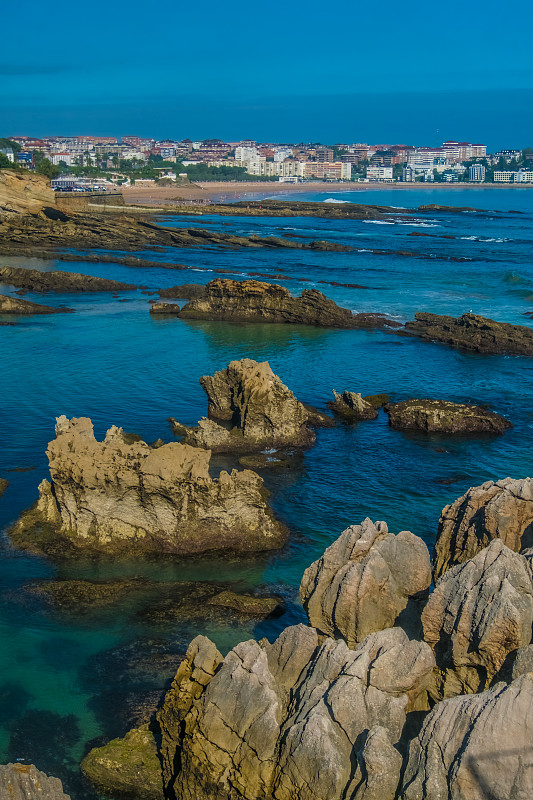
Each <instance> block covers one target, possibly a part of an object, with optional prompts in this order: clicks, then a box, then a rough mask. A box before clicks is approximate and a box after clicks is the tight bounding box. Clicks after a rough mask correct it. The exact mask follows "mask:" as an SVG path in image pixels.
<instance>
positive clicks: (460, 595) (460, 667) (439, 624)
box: [422, 539, 533, 699]
mask: <svg viewBox="0 0 533 800" xmlns="http://www.w3.org/2000/svg"><path fill="white" fill-rule="evenodd" d="M422 624H423V628H424V639H425V640H426V642H428V644H429V645H431V647H432V648H433V650H434V652H435V657H436V661H437V667H438V669H437V671H436V676H435V689H434V696H435V697H436V699H441V698H443V697H451V696H453V695H456V694H461V693H465V692H478V691H483V690H484V689H486V688H487V687H488V686H489V685H490V682H491V681H492V679H493V678H494V676H495V675H497V673H498V672H499V670H500V669H501V667H502V665H503V664H504V662H505V660H506V658H507V657H508V655H509V654H510V653H512V652H513V651H514V650H517V649H518V648H519V647H522V646H524V645H528V644H529V643H530V641H531V633H532V624H533V581H532V578H531V571H530V569H529V566H528V564H527V561H526V559H525V558H524V557H523V556H521V555H519V554H518V553H514V552H512V551H511V550H509V549H508V548H507V547H506V546H505V545H504V544H503V542H502V541H500V540H499V539H495V540H493V541H492V542H491V543H490V545H489V546H488V547H486V548H485V549H484V550H482V551H481V552H480V553H478V554H477V555H475V556H474V557H473V558H471V559H470V560H469V561H467V562H466V563H465V564H460V565H458V566H456V567H453V568H452V569H450V570H448V571H447V572H446V573H444V575H443V576H442V578H441V579H440V580H439V582H438V583H437V586H436V587H435V591H434V592H433V594H432V595H431V596H430V598H429V600H428V603H427V605H426V607H425V608H424V611H423V612H422Z"/></svg>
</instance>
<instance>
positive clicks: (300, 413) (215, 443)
mask: <svg viewBox="0 0 533 800" xmlns="http://www.w3.org/2000/svg"><path fill="white" fill-rule="evenodd" d="M200 384H201V386H202V388H203V389H204V390H205V392H206V394H207V398H208V418H206V417H203V418H202V419H201V420H200V422H199V423H198V427H196V428H188V427H186V426H182V425H180V424H179V423H177V422H176V421H175V420H171V424H172V427H173V430H174V433H176V434H177V435H183V436H184V437H185V438H184V442H185V443H187V444H190V445H193V446H195V447H203V448H209V449H210V450H212V451H213V452H245V451H254V450H258V449H260V448H262V447H268V448H272V447H275V448H277V447H284V446H288V445H296V446H301V447H305V446H308V445H310V444H313V442H314V441H315V433H314V431H313V430H312V428H311V427H310V426H311V425H319V424H324V422H327V421H328V419H329V420H330V418H327V417H326V415H320V413H319V412H317V411H316V409H312V408H307V407H306V406H304V404H303V403H300V401H299V400H297V399H296V397H295V395H294V394H293V392H291V390H290V389H288V388H287V386H285V384H284V383H283V382H282V381H281V379H280V378H278V376H277V375H275V374H274V373H273V372H272V370H271V368H270V366H269V364H268V362H267V361H264V362H262V363H258V362H257V361H253V360H252V359H250V358H243V359H242V361H232V362H231V363H230V364H229V365H228V366H227V367H226V369H223V370H220V372H215V374H214V375H204V377H203V378H200ZM323 417H325V418H326V419H325V420H323V419H322V418H323ZM330 421H331V420H330Z"/></svg>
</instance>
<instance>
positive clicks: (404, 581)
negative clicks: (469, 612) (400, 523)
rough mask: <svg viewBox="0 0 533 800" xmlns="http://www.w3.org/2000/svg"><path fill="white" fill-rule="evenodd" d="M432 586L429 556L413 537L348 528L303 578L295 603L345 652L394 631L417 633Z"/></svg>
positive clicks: (377, 527)
mask: <svg viewBox="0 0 533 800" xmlns="http://www.w3.org/2000/svg"><path fill="white" fill-rule="evenodd" d="M430 583H431V566H430V560H429V552H428V549H427V547H426V545H425V544H424V542H423V541H422V539H419V537H418V536H415V535H414V534H412V533H410V532H409V531H401V533H399V534H398V535H397V536H395V535H394V534H393V533H389V530H388V528H387V524H386V523H385V522H376V523H375V524H374V523H373V522H372V521H371V520H370V519H365V520H364V522H362V524H361V525H352V526H351V527H350V528H347V530H345V531H344V533H342V534H341V536H340V537H339V538H338V539H337V541H336V542H334V543H333V544H332V545H331V546H330V547H328V548H327V550H326V551H325V553H324V555H323V556H322V557H321V558H320V559H319V560H318V561H315V562H314V563H313V564H311V566H310V567H308V568H307V569H306V571H305V572H304V575H303V578H302V582H301V585H300V597H301V599H302V603H303V606H304V609H305V610H306V612H307V615H308V617H309V621H310V623H311V625H313V626H314V627H315V628H317V630H318V631H319V632H320V633H322V634H326V635H328V636H335V637H342V638H343V639H345V640H346V642H347V643H348V645H349V646H350V647H354V646H355V645H356V644H357V642H360V641H362V640H363V639H364V638H365V637H366V636H368V634H370V633H373V632H374V631H380V630H383V629H384V628H392V627H393V626H394V625H399V624H405V625H406V626H408V627H409V628H412V627H413V626H415V627H416V621H417V617H418V615H419V613H420V612H419V609H418V604H419V602H420V601H421V600H422V599H425V597H426V596H427V590H428V588H429V585H430Z"/></svg>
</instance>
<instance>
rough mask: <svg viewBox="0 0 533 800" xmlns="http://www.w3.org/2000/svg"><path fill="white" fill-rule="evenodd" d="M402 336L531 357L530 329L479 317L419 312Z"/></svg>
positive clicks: (459, 348)
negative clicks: (418, 337)
mask: <svg viewBox="0 0 533 800" xmlns="http://www.w3.org/2000/svg"><path fill="white" fill-rule="evenodd" d="M401 333H402V334H404V335H405V334H407V335H411V336H420V337H421V338H422V339H424V340H427V341H431V342H441V343H442V344H447V345H449V346H450V347H454V348H457V349H458V350H470V351H473V352H475V353H509V354H511V355H523V356H533V329H532V328H529V327H527V326H525V325H510V324H509V323H508V322H496V321H495V320H493V319H488V318H487V317H481V316H479V314H463V315H462V316H461V317H457V318H455V317H449V316H445V315H442V314H430V313H427V312H419V313H417V314H415V319H414V321H412V322H407V323H406V324H405V328H404V329H403V331H401Z"/></svg>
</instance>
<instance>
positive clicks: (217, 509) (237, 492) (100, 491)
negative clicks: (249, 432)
mask: <svg viewBox="0 0 533 800" xmlns="http://www.w3.org/2000/svg"><path fill="white" fill-rule="evenodd" d="M126 438H128V437H125V435H124V434H123V432H122V429H120V428H116V427H113V428H111V429H110V430H109V431H108V432H107V435H106V437H105V440H104V441H103V442H98V441H96V439H95V437H94V433H93V426H92V423H91V420H90V419H87V418H83V417H82V418H80V419H72V420H68V419H67V418H66V417H59V418H58V420H57V425H56V438H55V439H54V441H52V442H51V443H50V444H49V447H48V451H47V455H48V460H49V463H50V475H51V482H49V481H47V480H45V481H43V482H42V483H41V485H40V487H39V501H38V504H37V508H36V509H35V510H30V511H29V512H27V514H25V515H23V516H22V518H21V520H20V521H19V523H18V524H17V525H16V526H15V528H14V530H13V533H12V535H13V537H14V538H15V541H17V542H21V543H22V544H24V543H25V542H26V541H27V538H28V532H29V536H30V540H31V534H32V531H35V530H36V529H39V526H40V525H41V526H42V525H43V523H44V526H45V527H46V526H47V525H48V526H49V527H50V526H51V527H52V539H54V537H55V538H56V539H57V536H58V535H59V536H62V537H63V538H64V539H65V540H66V541H67V542H68V544H69V545H70V547H75V548H88V549H95V550H100V551H102V552H108V553H110V552H120V551H125V552H128V553H131V552H133V551H135V550H139V551H143V550H149V551H154V552H169V553H176V554H180V555H188V554H193V553H202V552H206V551H210V550H219V551H224V550H226V551H236V552H241V553H246V552H253V551H261V550H270V549H273V548H276V547H279V546H280V545H281V544H283V542H284V541H285V530H284V528H283V526H282V525H281V524H280V523H279V522H277V521H276V520H275V519H274V518H273V516H272V514H271V512H270V510H269V508H268V506H267V504H266V502H265V500H264V497H265V494H266V493H265V490H264V488H263V481H262V479H261V478H260V477H259V476H258V475H256V474H255V473H254V472H251V471H250V470H243V471H240V472H239V471H237V470H233V472H232V473H231V474H228V473H227V472H221V473H220V477H219V478H216V479H213V478H211V477H210V475H209V461H210V455H211V454H210V453H209V452H208V451H205V450H201V449H198V448H194V447H190V446H189V445H183V444H177V443H171V444H167V445H163V446H161V447H158V448H156V449H152V448H150V447H149V446H148V445H147V444H145V443H144V442H143V441H137V442H134V443H131V444H129V443H127V442H126V440H125V439H126ZM37 542H38V537H37Z"/></svg>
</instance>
